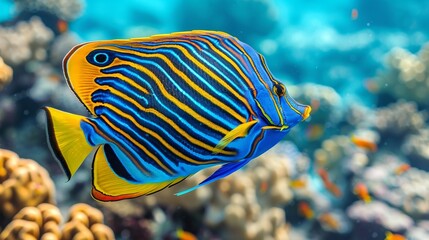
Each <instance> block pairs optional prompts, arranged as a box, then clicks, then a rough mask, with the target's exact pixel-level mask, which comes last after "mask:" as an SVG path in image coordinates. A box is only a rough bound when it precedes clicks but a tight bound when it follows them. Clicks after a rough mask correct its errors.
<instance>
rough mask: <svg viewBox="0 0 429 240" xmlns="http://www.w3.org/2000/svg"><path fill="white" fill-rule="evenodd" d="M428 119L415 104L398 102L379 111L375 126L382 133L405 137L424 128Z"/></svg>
mask: <svg viewBox="0 0 429 240" xmlns="http://www.w3.org/2000/svg"><path fill="white" fill-rule="evenodd" d="M426 118H427V112H425V111H419V110H418V109H417V106H416V104H415V103H414V102H405V101H398V102H396V103H392V104H390V105H388V106H387V107H383V108H379V109H377V111H376V117H375V121H374V124H375V126H376V128H377V129H378V130H379V131H380V132H381V133H388V134H392V135H396V136H405V135H407V134H410V133H415V132H417V130H419V129H421V128H423V126H424V125H425V120H426Z"/></svg>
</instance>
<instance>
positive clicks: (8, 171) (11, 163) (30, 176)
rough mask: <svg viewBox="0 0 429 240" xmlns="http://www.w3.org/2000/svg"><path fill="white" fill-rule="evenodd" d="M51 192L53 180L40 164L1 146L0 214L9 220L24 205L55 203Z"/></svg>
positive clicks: (52, 190)
mask: <svg viewBox="0 0 429 240" xmlns="http://www.w3.org/2000/svg"><path fill="white" fill-rule="evenodd" d="M54 194H55V192H54V185H53V182H52V180H51V178H50V177H49V174H48V172H47V171H46V170H45V169H44V168H43V167H41V166H40V165H39V164H37V163H36V162H35V161H33V160H30V159H20V158H19V157H18V155H17V154H15V153H13V152H11V151H8V150H4V149H0V216H3V217H4V218H5V219H10V218H12V217H13V216H14V215H15V214H16V213H17V212H18V211H19V210H21V209H22V208H24V207H28V206H37V205H39V204H40V203H54V202H55V197H54Z"/></svg>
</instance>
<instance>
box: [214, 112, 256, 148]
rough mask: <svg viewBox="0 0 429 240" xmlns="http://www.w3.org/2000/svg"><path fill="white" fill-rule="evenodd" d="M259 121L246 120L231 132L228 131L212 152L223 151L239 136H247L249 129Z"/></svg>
mask: <svg viewBox="0 0 429 240" xmlns="http://www.w3.org/2000/svg"><path fill="white" fill-rule="evenodd" d="M257 122H258V120H253V121H250V122H246V123H243V124H240V125H239V126H238V127H236V128H234V129H232V130H231V131H230V132H229V133H227V134H226V135H225V136H224V137H223V138H222V139H221V140H220V141H219V143H218V144H217V145H216V147H215V148H213V151H212V153H213V154H218V153H219V152H220V151H222V150H223V149H224V148H225V147H226V146H227V145H228V144H229V143H231V142H232V141H234V140H235V139H237V138H240V137H245V136H247V133H248V132H249V129H250V128H251V127H252V126H253V125H255V124H256V123H257Z"/></svg>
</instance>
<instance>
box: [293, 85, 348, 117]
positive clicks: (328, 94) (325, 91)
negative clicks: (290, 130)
mask: <svg viewBox="0 0 429 240" xmlns="http://www.w3.org/2000/svg"><path fill="white" fill-rule="evenodd" d="M288 91H289V92H290V94H291V95H292V96H293V97H294V98H295V99H297V101H298V102H306V103H310V104H311V108H312V114H311V123H312V124H324V123H327V122H329V123H331V124H335V123H338V122H339V121H341V120H342V118H343V111H344V110H343V107H344V106H343V105H342V101H341V100H342V99H341V96H340V95H339V94H338V93H337V92H336V91H335V89H333V88H331V87H328V86H324V85H319V84H314V83H306V84H302V85H298V86H290V87H289V86H288Z"/></svg>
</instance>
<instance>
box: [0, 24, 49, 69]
mask: <svg viewBox="0 0 429 240" xmlns="http://www.w3.org/2000/svg"><path fill="white" fill-rule="evenodd" d="M53 37H54V35H53V32H52V30H51V29H49V28H47V27H46V26H45V25H44V24H43V22H42V21H41V19H40V18H39V17H37V16H34V17H32V18H31V19H30V20H29V21H28V22H26V21H20V22H18V23H17V24H16V26H14V27H0V53H1V56H2V58H3V59H4V61H5V62H6V63H8V64H10V65H11V66H16V65H19V64H21V63H23V62H26V61H28V60H32V59H36V60H45V59H46V57H47V52H46V47H47V44H48V43H49V42H50V41H51V40H52V38H53Z"/></svg>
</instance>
